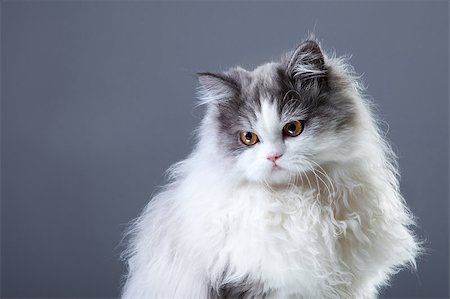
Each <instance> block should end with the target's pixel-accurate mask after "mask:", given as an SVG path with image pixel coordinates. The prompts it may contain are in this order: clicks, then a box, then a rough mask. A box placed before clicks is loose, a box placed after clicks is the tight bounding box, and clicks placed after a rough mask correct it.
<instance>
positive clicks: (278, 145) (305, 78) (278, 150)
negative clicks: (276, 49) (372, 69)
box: [198, 40, 356, 184]
mask: <svg viewBox="0 0 450 299" xmlns="http://www.w3.org/2000/svg"><path fill="white" fill-rule="evenodd" d="M333 65H334V64H333V61H332V60H331V59H330V58H327V56H326V55H324V53H323V51H322V50H321V48H320V46H319V44H318V43H317V42H316V41H314V40H306V41H304V42H303V43H301V44H300V45H299V46H298V47H297V48H296V49H295V50H294V51H292V52H291V53H289V54H288V55H286V58H284V59H282V60H281V61H280V62H271V63H267V64H264V65H261V66H259V67H257V68H256V69H254V70H253V71H247V70H244V69H242V68H240V67H237V68H232V69H230V70H228V71H226V72H224V73H198V78H199V81H200V99H201V101H202V103H204V104H205V105H207V113H206V116H205V121H203V123H202V127H201V136H200V138H201V139H202V140H201V144H202V146H212V147H213V148H214V149H215V151H216V154H217V156H218V157H219V158H220V159H223V161H226V165H227V167H229V170H230V171H234V173H238V174H239V175H240V176H241V178H242V179H244V180H248V181H253V182H261V183H276V184H284V183H289V181H290V180H292V179H293V178H294V177H297V176H298V175H299V174H301V173H302V172H307V171H308V170H310V169H311V168H315V167H316V166H317V164H322V163H326V162H339V161H340V160H343V159H346V157H347V156H348V155H349V153H350V151H351V146H352V144H351V143H352V141H351V140H352V136H353V134H352V131H353V129H354V127H355V113H356V112H355V103H354V100H353V99H352V98H351V97H349V96H348V93H349V89H351V88H352V87H351V86H350V85H351V80H349V79H348V78H346V77H345V74H342V73H340V72H342V71H340V70H338V69H336V68H335V67H333Z"/></svg>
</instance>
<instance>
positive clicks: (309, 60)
mask: <svg viewBox="0 0 450 299" xmlns="http://www.w3.org/2000/svg"><path fill="white" fill-rule="evenodd" d="M286 73H287V75H288V76H289V78H290V80H291V81H292V82H293V83H294V84H295V85H296V86H297V87H302V88H303V87H308V86H311V84H313V85H316V86H317V85H320V84H322V83H324V82H325V81H326V76H327V69H326V67H325V58H324V55H323V53H322V50H321V49H320V46H319V44H318V43H317V42H316V41H314V40H311V39H310V40H306V41H304V42H302V43H301V44H300V45H299V46H298V47H297V48H296V49H295V50H294V51H293V52H292V54H291V56H290V58H289V59H288V62H287V64H286Z"/></svg>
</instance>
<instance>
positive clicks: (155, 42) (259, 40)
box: [1, 1, 449, 298]
mask: <svg viewBox="0 0 450 299" xmlns="http://www.w3.org/2000/svg"><path fill="white" fill-rule="evenodd" d="M448 12H449V5H448V2H446V1H441V2H431V1H430V2H428V1H423V2H419V1H414V2H403V1H401V2H400V1H399V2H384V1H383V2H378V3H376V2H323V1H322V2H315V3H314V2H283V3H276V2H265V3H254V2H245V3H244V2H242V3H240V2H233V3H223V2H222V3H208V2H193V3H186V2H184V3H181V2H178V3H177V2H170V3H162V2H128V3H125V2H104V1H95V2H88V1H71V2H66V1H61V2H53V1H3V2H1V34H2V35H1V41H2V47H1V71H2V72H1V85H2V90H1V96H2V107H1V108H2V111H1V112H2V114H1V126H2V131H1V132H2V139H1V141H2V157H1V158H2V160H1V162H2V165H1V167H2V168H1V170H2V179H1V183H2V192H1V195H2V201H1V203H2V206H1V241H2V242H1V270H2V271H1V274H2V275H1V284H2V290H1V296H2V297H80V298H87V297H116V296H117V295H118V294H119V289H120V287H119V284H120V278H121V275H122V273H123V271H124V268H123V266H122V264H121V263H120V262H119V261H118V255H119V253H120V248H119V247H118V244H119V242H120V239H121V234H122V232H123V230H124V229H125V226H126V223H127V222H128V221H130V220H131V219H132V218H133V217H135V216H137V215H138V213H139V212H140V210H141V209H142V208H143V207H144V205H145V204H146V202H147V201H148V199H149V198H150V196H151V194H152V192H154V190H155V188H156V187H157V186H159V185H161V184H163V183H164V177H163V172H164V170H165V169H166V168H167V167H168V166H169V165H170V164H171V163H173V162H176V161H178V160H180V159H182V158H183V157H185V156H186V155H187V154H188V153H189V152H190V151H191V148H192V145H193V140H192V138H191V132H192V130H193V129H194V128H195V126H196V125H197V124H198V123H199V120H200V118H201V115H202V111H201V110H199V109H194V102H195V99H194V95H195V88H196V82H195V78H194V77H193V76H192V75H191V74H192V73H193V72H195V71H217V70H224V69H226V68H228V67H230V66H234V65H237V64H240V65H243V66H244V67H247V68H252V67H254V66H256V65H258V64H260V63H263V62H265V61H268V60H271V59H277V58H278V57H279V55H280V54H282V53H283V52H284V51H287V50H290V49H292V48H293V47H294V46H295V45H296V44H297V43H298V42H299V41H300V40H301V39H302V38H304V37H305V36H306V35H307V33H308V32H309V31H312V30H314V31H315V32H316V34H317V35H318V37H319V38H320V39H321V40H322V41H323V45H324V46H325V48H327V49H335V50H336V52H337V53H338V54H346V53H347V54H349V53H351V54H353V58H352V59H351V62H352V64H353V65H354V66H355V68H356V70H357V72H359V73H363V74H364V75H363V80H364V82H365V83H366V85H367V86H368V93H369V94H370V95H372V96H373V98H374V101H375V103H376V105H377V106H378V108H379V115H380V117H381V118H382V119H384V120H385V121H386V122H387V123H389V132H388V136H389V138H390V139H391V140H392V142H393V144H394V147H395V149H396V151H397V152H398V154H399V157H400V166H401V174H402V184H401V187H402V191H403V194H404V195H405V197H406V199H407V202H408V204H409V205H410V207H411V209H412V210H413V212H414V213H415V215H417V217H418V220H419V224H420V227H419V228H418V230H417V232H418V234H419V235H420V236H421V237H422V238H424V239H426V244H427V247H428V249H429V254H428V255H426V256H424V257H423V258H422V259H421V260H420V262H419V265H418V266H419V270H418V273H411V272H410V271H403V272H401V273H400V274H399V275H397V276H396V277H395V279H394V280H393V281H392V283H393V286H392V287H391V288H389V289H387V290H385V291H384V293H383V296H384V297H388V298H391V297H407V298H411V297H423V298H425V297H426V298H431V297H447V298H448V296H449V292H448V286H449V285H448V282H449V274H448V262H449V259H448V249H449V247H448V244H449V240H448V238H449V230H448V218H449V217H448V215H449V206H448V198H449V194H448V182H449V173H448V162H449V160H448V152H449V148H448V144H449V143H448V142H449V127H448V119H449V118H448V112H449V106H448V95H449V94H448V82H449V72H448V65H449V59H448V53H449V48H448V44H449V38H448V36H449V29H448V25H449V21H448V20H449V18H448Z"/></svg>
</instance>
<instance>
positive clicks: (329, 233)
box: [123, 58, 419, 299]
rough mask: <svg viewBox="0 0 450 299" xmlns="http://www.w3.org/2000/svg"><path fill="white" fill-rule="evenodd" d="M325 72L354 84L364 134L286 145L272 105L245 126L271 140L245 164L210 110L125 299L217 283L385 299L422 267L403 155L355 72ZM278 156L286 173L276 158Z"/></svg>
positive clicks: (139, 256)
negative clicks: (392, 285) (393, 282)
mask: <svg viewBox="0 0 450 299" xmlns="http://www.w3.org/2000/svg"><path fill="white" fill-rule="evenodd" d="M326 63H327V65H328V66H329V67H330V68H331V69H332V70H333V71H332V74H331V75H334V76H340V77H342V78H343V79H345V80H346V82H347V85H346V86H345V87H344V90H343V92H342V96H345V97H348V98H351V99H352V100H353V101H354V103H355V107H356V108H355V109H356V112H357V116H358V117H357V123H356V124H355V126H354V129H353V130H352V131H351V132H347V133H346V134H342V135H339V136H335V135H334V134H331V133H324V134H322V135H321V136H313V135H310V134H308V130H307V128H305V131H304V132H303V133H302V134H301V135H300V136H299V137H298V138H297V137H296V138H292V139H289V140H286V142H283V140H282V139H281V138H280V136H279V132H280V130H281V129H282V127H283V124H284V123H285V122H286V121H287V120H283V119H281V116H280V115H278V114H277V112H276V109H275V108H274V107H273V106H271V105H270V104H269V102H268V101H267V102H263V105H262V110H261V114H260V115H259V116H258V124H257V125H256V126H254V127H251V128H243V129H244V130H245V129H249V130H250V129H252V130H253V131H255V132H256V133H257V134H258V136H259V137H260V139H261V142H260V143H258V144H257V145H255V146H254V147H253V148H249V149H248V150H246V151H245V152H244V153H242V155H241V156H240V157H239V159H238V160H237V161H235V160H233V159H232V158H230V157H227V156H224V155H220V154H219V153H220V152H221V151H220V149H219V148H217V144H218V143H217V142H215V140H214V138H218V137H217V136H215V137H214V134H211V133H210V132H211V130H214V128H215V126H216V125H217V124H215V120H214V117H213V115H214V113H215V111H214V109H215V108H214V107H213V106H210V107H209V109H208V111H207V114H206V116H205V118H204V120H203V122H202V124H201V127H200V130H199V142H198V145H197V146H196V148H195V150H194V151H193V153H192V154H191V155H190V156H189V157H188V158H187V159H186V160H184V161H182V162H179V163H177V164H176V165H174V166H173V168H172V169H171V172H170V173H171V183H170V184H168V185H167V186H166V187H165V189H164V190H163V191H162V192H160V193H159V194H158V195H156V196H155V197H154V198H153V199H152V200H151V201H150V203H149V204H148V205H147V207H146V208H145V210H144V211H143V213H142V215H141V216H140V217H139V218H138V219H137V220H136V221H135V223H134V225H133V226H132V230H131V232H130V236H131V239H130V243H129V247H128V250H127V252H126V254H125V258H126V259H127V262H128V266H129V272H128V276H127V281H126V284H125V286H124V289H123V298H125V299H138V298H207V297H208V292H209V289H208V285H209V284H210V285H216V286H218V285H219V284H221V283H222V284H223V283H226V282H231V283H232V282H239V281H242V280H243V279H244V278H246V277H247V279H248V281H255V282H262V283H263V284H264V286H265V287H266V288H267V289H271V290H272V291H274V292H272V293H271V294H272V297H275V298H375V297H376V296H377V293H378V291H379V289H380V287H382V286H384V285H386V284H387V283H388V279H389V277H390V275H392V274H394V273H396V272H397V271H398V270H399V269H400V267H402V266H404V265H405V264H408V263H409V264H410V265H412V266H413V267H415V257H416V254H417V252H418V250H419V247H418V245H417V242H416V241H415V240H414V237H413V234H412V232H411V230H410V229H409V227H410V226H411V225H413V220H412V216H411V214H410V212H409V211H408V209H407V207H406V205H405V202H404V200H403V198H402V196H401V194H400V192H399V185H398V179H397V170H396V165H395V159H394V155H393V153H392V151H391V149H390V148H389V146H388V145H387V143H386V142H385V141H384V140H383V138H382V137H381V136H380V133H379V131H378V129H377V122H376V121H375V120H374V118H373V116H372V113H371V109H370V107H369V104H368V102H367V101H366V100H365V99H364V98H363V97H362V96H361V88H360V87H359V85H358V83H357V80H356V79H355V78H354V76H353V75H352V72H351V69H349V67H348V66H347V65H346V64H345V63H343V60H342V59H337V58H327V59H326ZM257 71H264V70H261V69H257V70H255V72H257ZM342 78H341V79H342ZM204 96H205V95H204ZM214 100H215V99H208V100H203V101H204V102H210V101H214ZM277 134H278V135H277ZM330 149H333V150H332V151H330ZM274 152H277V153H282V154H283V157H282V158H280V160H279V164H280V166H281V167H282V168H283V170H281V171H273V170H272V167H271V162H270V161H268V160H267V159H266V156H267V155H269V154H271V153H274ZM299 173H304V174H303V175H298V174H299ZM225 268H227V269H228V272H226V273H227V274H226V276H225V277H223V273H224V270H225Z"/></svg>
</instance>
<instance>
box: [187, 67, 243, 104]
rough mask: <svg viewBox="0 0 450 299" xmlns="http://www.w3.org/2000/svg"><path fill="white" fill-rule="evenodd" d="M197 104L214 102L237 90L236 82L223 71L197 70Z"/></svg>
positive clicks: (230, 95) (232, 94) (233, 93)
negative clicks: (198, 84)
mask: <svg viewBox="0 0 450 299" xmlns="http://www.w3.org/2000/svg"><path fill="white" fill-rule="evenodd" d="M194 76H195V77H196V78H197V79H198V82H199V83H200V86H199V88H198V98H199V100H200V103H199V105H205V104H209V103H215V102H218V101H220V100H222V99H226V98H229V97H232V96H234V95H235V94H236V93H237V92H239V85H238V83H237V82H236V81H235V80H234V79H233V78H232V77H231V76H229V75H227V74H225V73H210V72H197V73H195V74H194Z"/></svg>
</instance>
